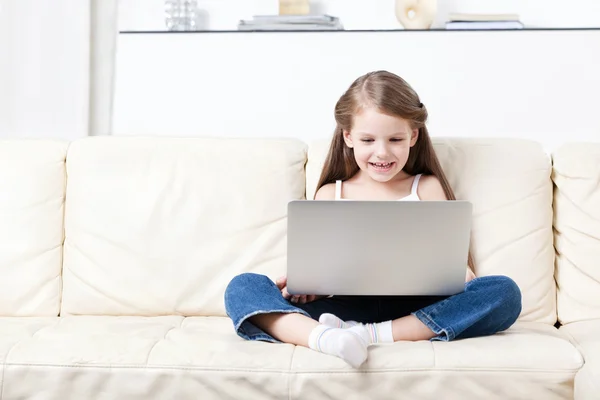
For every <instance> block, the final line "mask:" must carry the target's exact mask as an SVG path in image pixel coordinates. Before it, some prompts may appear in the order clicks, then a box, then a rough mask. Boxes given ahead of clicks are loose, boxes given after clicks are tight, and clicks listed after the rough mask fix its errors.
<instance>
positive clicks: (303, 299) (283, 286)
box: [275, 276, 325, 304]
mask: <svg viewBox="0 0 600 400" xmlns="http://www.w3.org/2000/svg"><path fill="white" fill-rule="evenodd" d="M275 284H276V285H277V287H278V288H279V290H280V291H281V295H282V296H283V298H284V299H286V300H289V301H290V302H292V303H300V304H306V303H310V302H311V301H315V300H317V299H319V298H323V297H325V296H317V295H314V294H309V295H306V294H305V295H294V296H292V295H291V294H289V293H288V291H287V277H285V276H282V277H279V278H278V279H277V281H276V282H275Z"/></svg>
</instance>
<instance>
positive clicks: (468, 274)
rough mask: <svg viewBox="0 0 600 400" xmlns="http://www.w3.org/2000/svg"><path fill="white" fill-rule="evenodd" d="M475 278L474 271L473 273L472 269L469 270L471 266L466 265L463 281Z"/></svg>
mask: <svg viewBox="0 0 600 400" xmlns="http://www.w3.org/2000/svg"><path fill="white" fill-rule="evenodd" d="M475 278H477V277H476V276H475V273H473V271H471V268H469V267H467V276H466V277H465V283H466V282H471V281H472V280H473V279H475Z"/></svg>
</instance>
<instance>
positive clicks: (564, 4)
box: [119, 0, 600, 31]
mask: <svg viewBox="0 0 600 400" xmlns="http://www.w3.org/2000/svg"><path fill="white" fill-rule="evenodd" d="M119 1H120V3H119V15H120V19H119V29H120V30H121V31H124V30H164V29H165V25H164V0H119ZM198 3H199V6H200V8H201V9H203V10H204V11H205V12H206V14H207V15H208V18H207V25H206V26H205V29H211V30H235V29H236V26H237V23H238V21H239V20H240V19H245V18H251V17H252V15H256V14H276V13H277V11H278V6H277V4H278V2H277V0H198ZM311 12H313V13H327V14H331V15H335V16H338V17H340V18H341V20H342V22H343V24H344V27H345V28H346V29H402V26H401V25H400V24H399V23H398V21H397V20H396V17H395V15H394V0H370V1H367V0H311ZM450 12H472V13H486V12H490V13H517V14H519V15H520V17H521V21H523V23H525V24H526V25H527V26H529V27H555V28H564V27H600V1H598V0H569V1H567V0H438V13H437V18H436V21H435V23H434V26H433V27H443V24H444V22H445V21H446V19H447V16H448V14H449V13H450Z"/></svg>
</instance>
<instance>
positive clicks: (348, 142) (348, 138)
mask: <svg viewBox="0 0 600 400" xmlns="http://www.w3.org/2000/svg"><path fill="white" fill-rule="evenodd" d="M342 134H343V135H344V142H346V146H348V147H350V148H352V147H353V146H354V145H353V143H352V136H350V132H349V131H346V130H344V131H342Z"/></svg>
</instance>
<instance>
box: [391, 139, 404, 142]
mask: <svg viewBox="0 0 600 400" xmlns="http://www.w3.org/2000/svg"><path fill="white" fill-rule="evenodd" d="M402 140H403V139H390V141H392V142H401V141H402Z"/></svg>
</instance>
